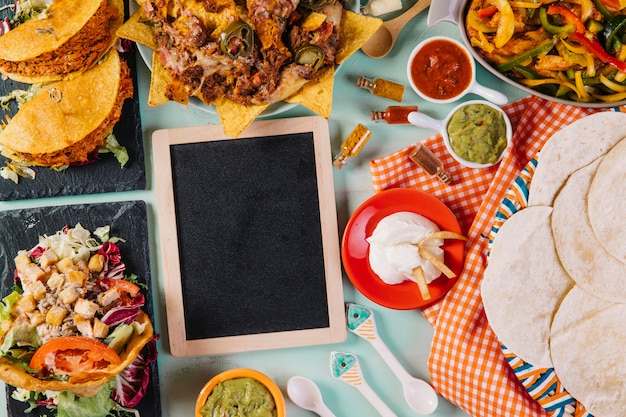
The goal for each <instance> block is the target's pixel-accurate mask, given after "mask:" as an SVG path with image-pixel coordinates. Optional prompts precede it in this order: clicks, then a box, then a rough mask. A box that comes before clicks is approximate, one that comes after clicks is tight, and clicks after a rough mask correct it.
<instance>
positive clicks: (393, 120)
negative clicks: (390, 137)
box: [371, 106, 417, 125]
mask: <svg viewBox="0 0 626 417" xmlns="http://www.w3.org/2000/svg"><path fill="white" fill-rule="evenodd" d="M414 111H417V106H389V107H387V108H386V109H385V110H384V111H375V110H373V111H372V113H371V117H372V120H373V121H375V122H387V123H388V124H390V125H408V124H409V113H412V112H414Z"/></svg>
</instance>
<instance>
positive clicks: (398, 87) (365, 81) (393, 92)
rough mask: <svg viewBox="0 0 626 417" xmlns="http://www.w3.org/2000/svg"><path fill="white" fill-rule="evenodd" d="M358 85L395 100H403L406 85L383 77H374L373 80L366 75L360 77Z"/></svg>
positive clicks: (357, 81) (377, 94)
mask: <svg viewBox="0 0 626 417" xmlns="http://www.w3.org/2000/svg"><path fill="white" fill-rule="evenodd" d="M356 85H357V86H359V87H361V88H365V89H367V90H370V92H371V93H372V94H374V95H375V96H380V97H385V98H388V99H391V100H395V101H398V102H400V101H402V96H403V95H404V85H403V84H399V83H395V82H393V81H389V80H385V79H382V78H378V77H376V78H374V79H373V80H371V79H369V78H365V77H359V78H358V79H357V80H356Z"/></svg>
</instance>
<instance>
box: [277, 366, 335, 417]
mask: <svg viewBox="0 0 626 417" xmlns="http://www.w3.org/2000/svg"><path fill="white" fill-rule="evenodd" d="M287 395H288V396H289V399H290V400H291V401H293V403H294V404H295V405H297V406H298V407H300V408H303V409H305V410H309V411H313V412H314V413H317V414H318V415H319V416H321V417H335V414H333V412H332V411H330V409H329V408H328V407H327V406H326V404H324V400H323V399H322V393H321V392H320V389H319V388H318V386H317V384H315V382H313V381H311V380H310V379H309V378H307V377H304V376H299V375H296V376H293V377H291V378H289V380H288V381H287Z"/></svg>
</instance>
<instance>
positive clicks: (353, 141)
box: [333, 123, 372, 169]
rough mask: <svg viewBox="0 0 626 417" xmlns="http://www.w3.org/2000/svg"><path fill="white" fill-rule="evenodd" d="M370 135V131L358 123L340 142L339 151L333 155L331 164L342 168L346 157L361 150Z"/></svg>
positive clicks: (354, 154)
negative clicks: (333, 158)
mask: <svg viewBox="0 0 626 417" xmlns="http://www.w3.org/2000/svg"><path fill="white" fill-rule="evenodd" d="M370 137H372V131H371V130H369V129H368V128H366V127H365V126H363V125H362V124H360V123H359V124H358V125H357V126H356V127H355V128H354V130H353V131H352V133H350V135H348V137H347V138H346V139H345V140H344V141H343V143H342V144H341V152H340V153H339V155H337V156H336V157H335V160H334V161H333V165H334V166H336V167H337V168H339V169H341V168H343V166H344V165H345V164H346V162H347V160H348V158H352V157H353V156H356V155H357V154H358V153H359V152H361V149H363V146H365V144H366V143H367V141H368V140H369V139H370Z"/></svg>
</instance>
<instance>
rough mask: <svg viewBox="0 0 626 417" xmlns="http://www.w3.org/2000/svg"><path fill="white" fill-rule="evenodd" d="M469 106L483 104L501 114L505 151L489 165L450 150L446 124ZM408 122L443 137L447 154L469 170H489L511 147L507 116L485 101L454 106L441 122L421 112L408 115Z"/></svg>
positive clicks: (511, 132) (473, 101)
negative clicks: (504, 129)
mask: <svg viewBox="0 0 626 417" xmlns="http://www.w3.org/2000/svg"><path fill="white" fill-rule="evenodd" d="M471 104H485V105H487V106H489V107H492V108H494V109H496V110H497V111H498V112H500V114H502V117H503V119H504V123H505V126H506V141H507V144H506V147H505V149H504V150H503V151H502V152H501V153H500V156H499V157H498V159H497V160H496V161H495V162H494V163H491V164H479V163H476V162H472V161H467V160H465V159H463V158H461V157H460V156H459V155H458V154H457V153H456V152H455V151H454V149H452V145H451V144H450V137H449V136H448V123H450V119H451V118H452V116H453V115H454V113H456V111H457V110H459V109H460V108H462V107H465V106H469V105H471ZM409 122H410V123H411V124H413V125H415V126H419V127H423V128H426V129H432V130H435V131H437V132H438V133H439V134H441V136H442V137H443V142H444V144H445V145H446V149H447V150H448V152H449V153H450V155H451V156H452V157H453V158H454V159H455V160H456V161H457V162H459V163H460V164H462V165H464V166H466V167H469V168H490V167H492V166H494V165H496V164H498V163H499V162H500V161H501V160H502V157H503V156H504V153H505V152H506V148H508V147H509V146H510V145H511V137H512V136H513V128H512V126H511V121H510V120H509V117H508V116H507V114H506V113H505V112H504V110H502V109H501V108H500V107H498V106H496V105H494V104H493V103H491V102H489V101H485V100H470V101H466V102H463V103H461V104H459V105H458V106H456V107H455V108H453V109H452V110H451V111H450V113H448V115H447V116H446V118H445V119H443V120H438V119H434V118H432V117H430V116H428V115H426V114H424V113H421V112H413V113H409Z"/></svg>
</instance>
